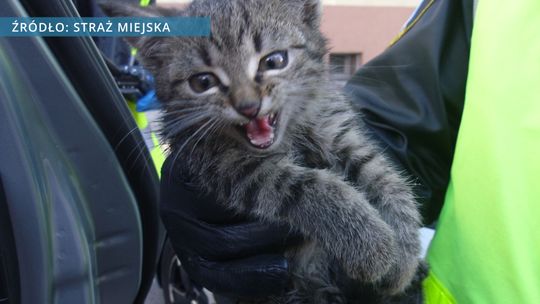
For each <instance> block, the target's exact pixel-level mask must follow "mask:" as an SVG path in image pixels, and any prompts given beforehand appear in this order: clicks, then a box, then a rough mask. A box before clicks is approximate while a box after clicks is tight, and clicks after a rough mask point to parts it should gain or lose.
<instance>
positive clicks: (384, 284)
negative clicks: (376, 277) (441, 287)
mask: <svg viewBox="0 0 540 304" xmlns="http://www.w3.org/2000/svg"><path fill="white" fill-rule="evenodd" d="M400 262H401V263H400V264H396V265H394V267H392V269H391V270H390V271H389V272H388V273H387V274H386V275H385V276H384V277H383V278H382V279H381V281H380V282H379V283H378V284H377V289H378V291H379V293H382V294H385V295H397V294H400V293H403V292H405V291H406V290H411V289H418V288H421V286H422V282H423V281H424V279H425V278H426V277H427V274H428V266H427V263H426V262H424V261H420V260H418V258H416V257H411V259H409V260H408V261H400ZM405 263H406V264H405Z"/></svg>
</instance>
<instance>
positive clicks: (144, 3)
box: [140, 0, 150, 6]
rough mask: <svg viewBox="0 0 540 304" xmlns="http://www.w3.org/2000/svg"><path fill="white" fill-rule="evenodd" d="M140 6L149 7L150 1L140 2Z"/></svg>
mask: <svg viewBox="0 0 540 304" xmlns="http://www.w3.org/2000/svg"><path fill="white" fill-rule="evenodd" d="M140 5H141V6H148V5H150V0H141V2H140Z"/></svg>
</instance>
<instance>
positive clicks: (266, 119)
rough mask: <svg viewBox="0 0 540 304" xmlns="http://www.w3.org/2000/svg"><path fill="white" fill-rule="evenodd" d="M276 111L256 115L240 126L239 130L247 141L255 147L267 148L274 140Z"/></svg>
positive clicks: (277, 115) (277, 116) (276, 119)
mask: <svg viewBox="0 0 540 304" xmlns="http://www.w3.org/2000/svg"><path fill="white" fill-rule="evenodd" d="M278 118H279V114H278V113H270V114H267V115H264V116H261V117H256V118H254V119H252V120H250V121H249V122H248V123H246V124H242V125H241V126H240V130H241V131H242V132H245V134H246V138H247V140H248V142H249V143H250V144H251V145H252V146H253V147H255V148H258V149H268V148H269V147H270V146H271V145H272V144H273V143H274V140H275V131H276V129H277V121H278Z"/></svg>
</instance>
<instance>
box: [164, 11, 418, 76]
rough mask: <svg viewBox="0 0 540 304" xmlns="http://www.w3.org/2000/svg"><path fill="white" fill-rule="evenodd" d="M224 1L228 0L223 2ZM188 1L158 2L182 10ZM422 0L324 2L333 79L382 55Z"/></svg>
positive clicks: (346, 74) (351, 72)
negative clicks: (181, 7)
mask: <svg viewBox="0 0 540 304" xmlns="http://www.w3.org/2000/svg"><path fill="white" fill-rule="evenodd" d="M223 1H227V0H223ZM188 2H190V0H157V3H158V4H159V5H166V6H181V5H185V4H186V3H188ZM420 2H421V0H323V5H324V6H323V19H322V31H323V32H324V34H325V35H326V37H327V38H328V39H329V42H330V56H329V58H328V60H329V62H330V65H331V66H332V76H333V78H334V79H335V80H336V81H339V82H342V81H345V80H347V79H349V78H350V77H351V75H352V74H353V73H354V71H356V70H357V69H358V68H359V67H360V66H361V65H362V64H363V63H365V62H366V61H369V60H370V59H371V58H373V57H375V56H376V55H377V54H379V53H380V52H382V51H383V50H384V49H385V48H386V47H387V46H388V45H389V43H390V42H391V41H392V39H393V38H394V37H395V36H396V35H397V34H398V33H399V32H400V30H401V28H402V27H403V25H404V24H405V22H406V21H407V20H408V18H409V17H410V16H411V14H412V13H413V11H414V9H415V7H417V6H418V5H419V4H420Z"/></svg>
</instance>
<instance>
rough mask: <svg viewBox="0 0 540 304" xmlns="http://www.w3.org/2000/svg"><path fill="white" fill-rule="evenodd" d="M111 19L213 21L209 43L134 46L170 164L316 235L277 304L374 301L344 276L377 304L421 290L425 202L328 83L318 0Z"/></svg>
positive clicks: (236, 203)
mask: <svg viewBox="0 0 540 304" xmlns="http://www.w3.org/2000/svg"><path fill="white" fill-rule="evenodd" d="M104 10H105V11H107V12H108V13H109V14H110V15H114V16H210V17H211V22H212V34H211V37H209V38H200V37H199V38H181V37H165V38H163V37H162V38H156V37H138V38H129V39H128V40H129V41H130V42H131V43H132V44H133V45H134V46H135V47H137V48H138V49H139V55H140V59H141V60H142V62H143V64H144V65H145V66H146V68H148V69H149V70H151V71H152V72H153V73H154V75H155V79H156V84H157V95H158V97H159V99H160V100H161V101H162V102H164V107H165V109H164V111H165V114H164V127H163V136H164V138H165V139H166V141H167V143H168V145H169V146H170V153H171V155H170V156H169V157H173V158H174V161H175V162H180V163H182V164H184V165H185V166H183V167H184V172H177V174H182V175H183V176H185V177H186V178H188V179H189V180H190V182H191V183H194V184H195V185H197V186H198V187H199V188H200V189H201V191H204V192H208V193H209V192H213V193H215V194H216V196H217V197H218V199H219V202H221V203H222V204H223V205H224V206H226V207H228V208H231V209H233V210H235V211H237V212H239V213H242V214H247V215H249V216H251V217H254V218H257V219H259V220H261V221H264V222H268V223H278V224H283V223H285V224H288V225H289V226H290V227H292V228H293V229H296V230H298V231H299V232H301V233H302V234H303V235H304V236H306V238H307V239H309V240H310V241H309V242H308V244H306V245H304V246H302V247H301V248H296V249H295V250H291V251H290V252H289V253H288V254H289V256H290V259H291V261H292V262H291V268H292V272H293V273H294V278H295V279H294V282H293V286H292V287H291V292H290V293H289V294H288V295H286V296H284V297H283V298H279V299H270V300H269V301H273V302H274V303H355V302H357V301H358V302H362V303H364V299H363V298H362V297H363V296H362V295H359V296H358V298H357V299H350V298H349V299H346V298H347V297H346V296H345V295H344V294H345V291H344V287H343V286H344V284H345V283H344V281H343V280H342V279H341V278H343V277H346V278H347V279H346V280H345V281H349V283H350V282H354V283H355V284H359V285H362V286H364V287H365V286H368V287H367V289H368V290H369V292H370V293H374V294H376V295H379V296H380V297H378V299H384V297H386V296H391V295H396V294H400V293H402V292H403V291H404V290H405V289H406V288H407V287H408V286H409V285H410V283H411V280H412V279H413V276H414V274H415V272H416V270H417V268H418V254H419V240H418V235H417V230H418V228H419V222H420V221H419V214H418V212H417V209H416V205H415V200H414V198H413V195H412V193H411V189H410V187H409V186H408V184H407V182H406V180H405V178H404V177H403V176H401V175H400V174H399V173H398V172H397V171H396V170H395V169H394V168H392V166H391V165H390V163H389V161H388V160H387V159H386V158H385V156H384V155H383V153H382V152H381V150H380V149H379V148H377V146H376V145H375V144H373V143H372V142H371V141H370V140H369V139H368V138H367V136H366V134H365V131H364V127H363V126H362V124H361V121H360V120H359V119H358V117H357V114H355V113H354V112H353V110H352V108H351V105H350V102H349V101H348V100H347V99H346V98H345V97H344V96H343V95H342V94H341V93H340V92H339V90H337V89H336V88H334V87H333V85H332V84H331V82H330V81H329V77H328V67H327V65H326V63H325V59H324V57H325V55H326V54H327V47H326V41H325V39H324V37H323V36H322V34H321V32H320V31H319V23H320V18H321V4H320V3H319V1H316V0H230V1H223V0H196V1H194V2H193V3H192V4H190V5H189V6H187V8H185V9H184V10H183V11H176V12H175V11H170V10H164V9H157V8H148V9H141V8H135V7H129V6H124V5H118V4H107V5H105V6H104ZM347 284H348V283H347ZM345 285H346V284H345ZM380 301H385V300H380Z"/></svg>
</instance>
